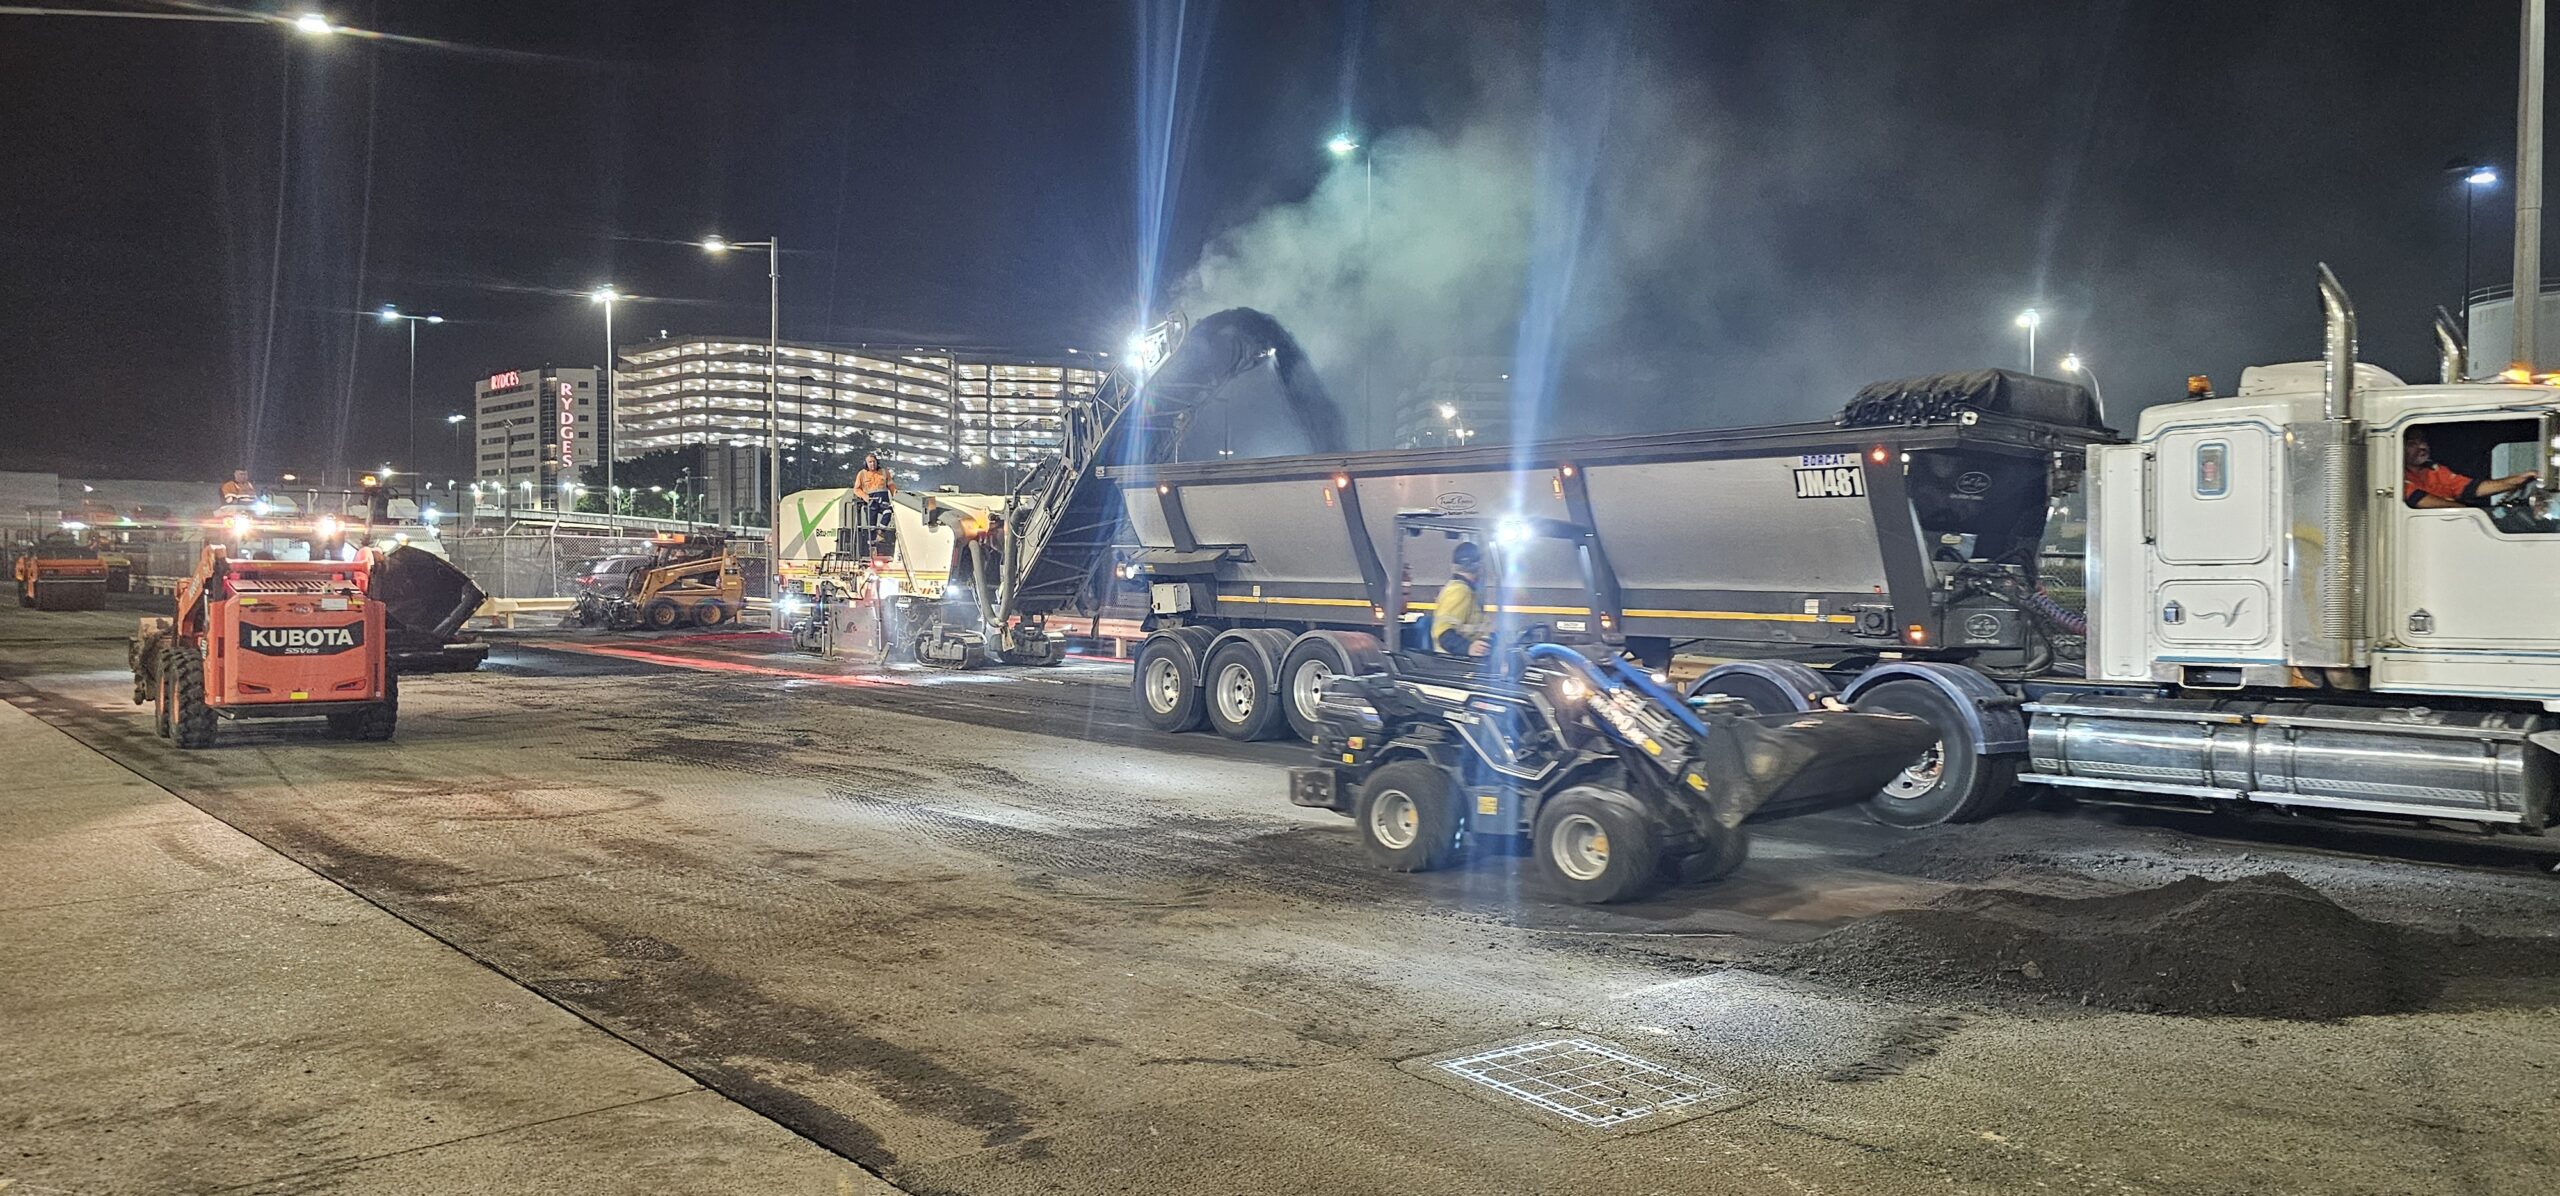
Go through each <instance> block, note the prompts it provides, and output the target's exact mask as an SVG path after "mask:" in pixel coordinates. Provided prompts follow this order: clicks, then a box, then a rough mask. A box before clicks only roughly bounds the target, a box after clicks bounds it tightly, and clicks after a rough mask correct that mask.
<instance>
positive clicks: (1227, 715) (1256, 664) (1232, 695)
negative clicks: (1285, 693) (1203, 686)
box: [1206, 640, 1289, 742]
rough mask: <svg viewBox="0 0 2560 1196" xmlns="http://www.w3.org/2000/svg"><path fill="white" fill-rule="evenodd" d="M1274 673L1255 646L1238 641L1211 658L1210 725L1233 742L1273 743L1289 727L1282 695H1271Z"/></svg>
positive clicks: (1209, 671) (1208, 705)
mask: <svg viewBox="0 0 2560 1196" xmlns="http://www.w3.org/2000/svg"><path fill="white" fill-rule="evenodd" d="M1271 685H1272V677H1271V670H1270V669H1269V668H1268V667H1267V666H1265V665H1264V664H1263V663H1262V654H1261V653H1258V652H1255V651H1254V650H1253V645H1251V644H1248V643H1244V642H1242V641H1238V640H1230V641H1228V642H1227V643H1225V644H1221V645H1219V647H1218V650H1217V651H1215V652H1212V653H1210V654H1209V668H1208V685H1207V691H1208V692H1207V694H1206V697H1207V703H1206V705H1207V707H1208V714H1209V725H1210V726H1212V727H1216V728H1217V729H1218V734H1220V735H1224V736H1226V737H1227V738H1229V739H1240V740H1245V741H1248V742H1250V741H1252V740H1256V739H1269V738H1271V737H1272V736H1274V735H1277V734H1279V733H1280V732H1281V731H1282V729H1284V728H1286V727H1287V726H1288V725H1289V723H1288V719H1287V718H1286V717H1285V716H1284V713H1283V711H1282V709H1281V707H1282V706H1284V705H1286V703H1285V702H1284V701H1283V700H1282V695H1280V694H1276V693H1273V692H1271Z"/></svg>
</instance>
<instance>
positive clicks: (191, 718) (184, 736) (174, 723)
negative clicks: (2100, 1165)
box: [169, 648, 215, 749]
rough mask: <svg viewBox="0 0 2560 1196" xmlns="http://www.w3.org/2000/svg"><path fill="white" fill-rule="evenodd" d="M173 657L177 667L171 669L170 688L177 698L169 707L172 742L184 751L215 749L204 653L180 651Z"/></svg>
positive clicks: (199, 651) (182, 649) (195, 649)
mask: <svg viewBox="0 0 2560 1196" xmlns="http://www.w3.org/2000/svg"><path fill="white" fill-rule="evenodd" d="M174 655H175V656H176V657H177V660H176V667H175V668H173V669H171V670H170V678H169V688H170V689H171V690H172V691H173V693H172V697H174V698H175V701H173V702H172V703H171V704H170V714H169V739H170V741H171V742H173V743H176V744H177V745H178V746H179V747H182V748H190V749H192V748H207V747H212V746H213V736H214V730H215V727H214V720H213V707H211V706H207V705H205V701H204V650H203V649H201V648H180V649H177V650H176V652H175V653H174Z"/></svg>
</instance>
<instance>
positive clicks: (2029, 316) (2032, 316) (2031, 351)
mask: <svg viewBox="0 0 2560 1196" xmlns="http://www.w3.org/2000/svg"><path fill="white" fill-rule="evenodd" d="M2015 323H2016V324H2017V325H2018V327H2020V328H2024V329H2026V330H2027V372H2028V373H2030V374H2032V373H2034V372H2036V329H2037V327H2039V326H2040V325H2042V324H2043V323H2044V317H2043V316H2040V315H2037V314H2036V309H2034V308H2032V307H2030V308H2028V309H2027V310H2025V311H2022V312H2019V313H2018V318H2017V320H2016V321H2015Z"/></svg>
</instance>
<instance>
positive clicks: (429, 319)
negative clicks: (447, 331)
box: [427, 316, 444, 324]
mask: <svg viewBox="0 0 2560 1196" xmlns="http://www.w3.org/2000/svg"><path fill="white" fill-rule="evenodd" d="M427 322H428V323H430V324H441V323H444V317H443V316H428V317H427Z"/></svg>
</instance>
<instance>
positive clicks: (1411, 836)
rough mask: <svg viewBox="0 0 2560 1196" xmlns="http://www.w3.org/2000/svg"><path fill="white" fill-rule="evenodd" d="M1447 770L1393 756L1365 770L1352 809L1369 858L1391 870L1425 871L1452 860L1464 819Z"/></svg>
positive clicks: (1453, 860)
mask: <svg viewBox="0 0 2560 1196" xmlns="http://www.w3.org/2000/svg"><path fill="white" fill-rule="evenodd" d="M1452 788H1453V786H1451V785H1450V784H1449V774H1448V773H1447V772H1446V771H1444V770H1443V769H1442V768H1441V767H1440V766H1439V765H1437V764H1433V763H1432V762H1430V761H1428V760H1398V761H1395V762H1394V763H1392V764H1387V765H1384V766H1382V767H1380V768H1379V769H1378V771H1376V772H1373V773H1370V774H1369V779H1368V781H1367V782H1366V783H1365V784H1362V785H1361V786H1360V797H1359V801H1358V802H1357V803H1356V804H1355V805H1354V806H1353V807H1352V811H1351V821H1352V824H1353V825H1355V826H1357V827H1359V828H1360V844H1361V846H1362V847H1364V848H1366V849H1367V850H1368V852H1369V858H1370V859H1371V860H1374V861H1376V862H1377V864H1378V866H1379V867H1382V868H1385V869H1386V870H1388V871H1390V872H1429V871H1431V870H1433V869H1435V868H1446V867H1448V866H1449V865H1450V864H1451V863H1454V862H1455V861H1456V860H1457V858H1458V855H1459V853H1460V852H1461V850H1462V849H1463V848H1464V843H1463V840H1462V836H1463V835H1464V834H1465V822H1464V820H1463V819H1461V818H1460V817H1459V812H1458V798H1457V795H1456V794H1455V793H1453V792H1451V790H1452Z"/></svg>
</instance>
